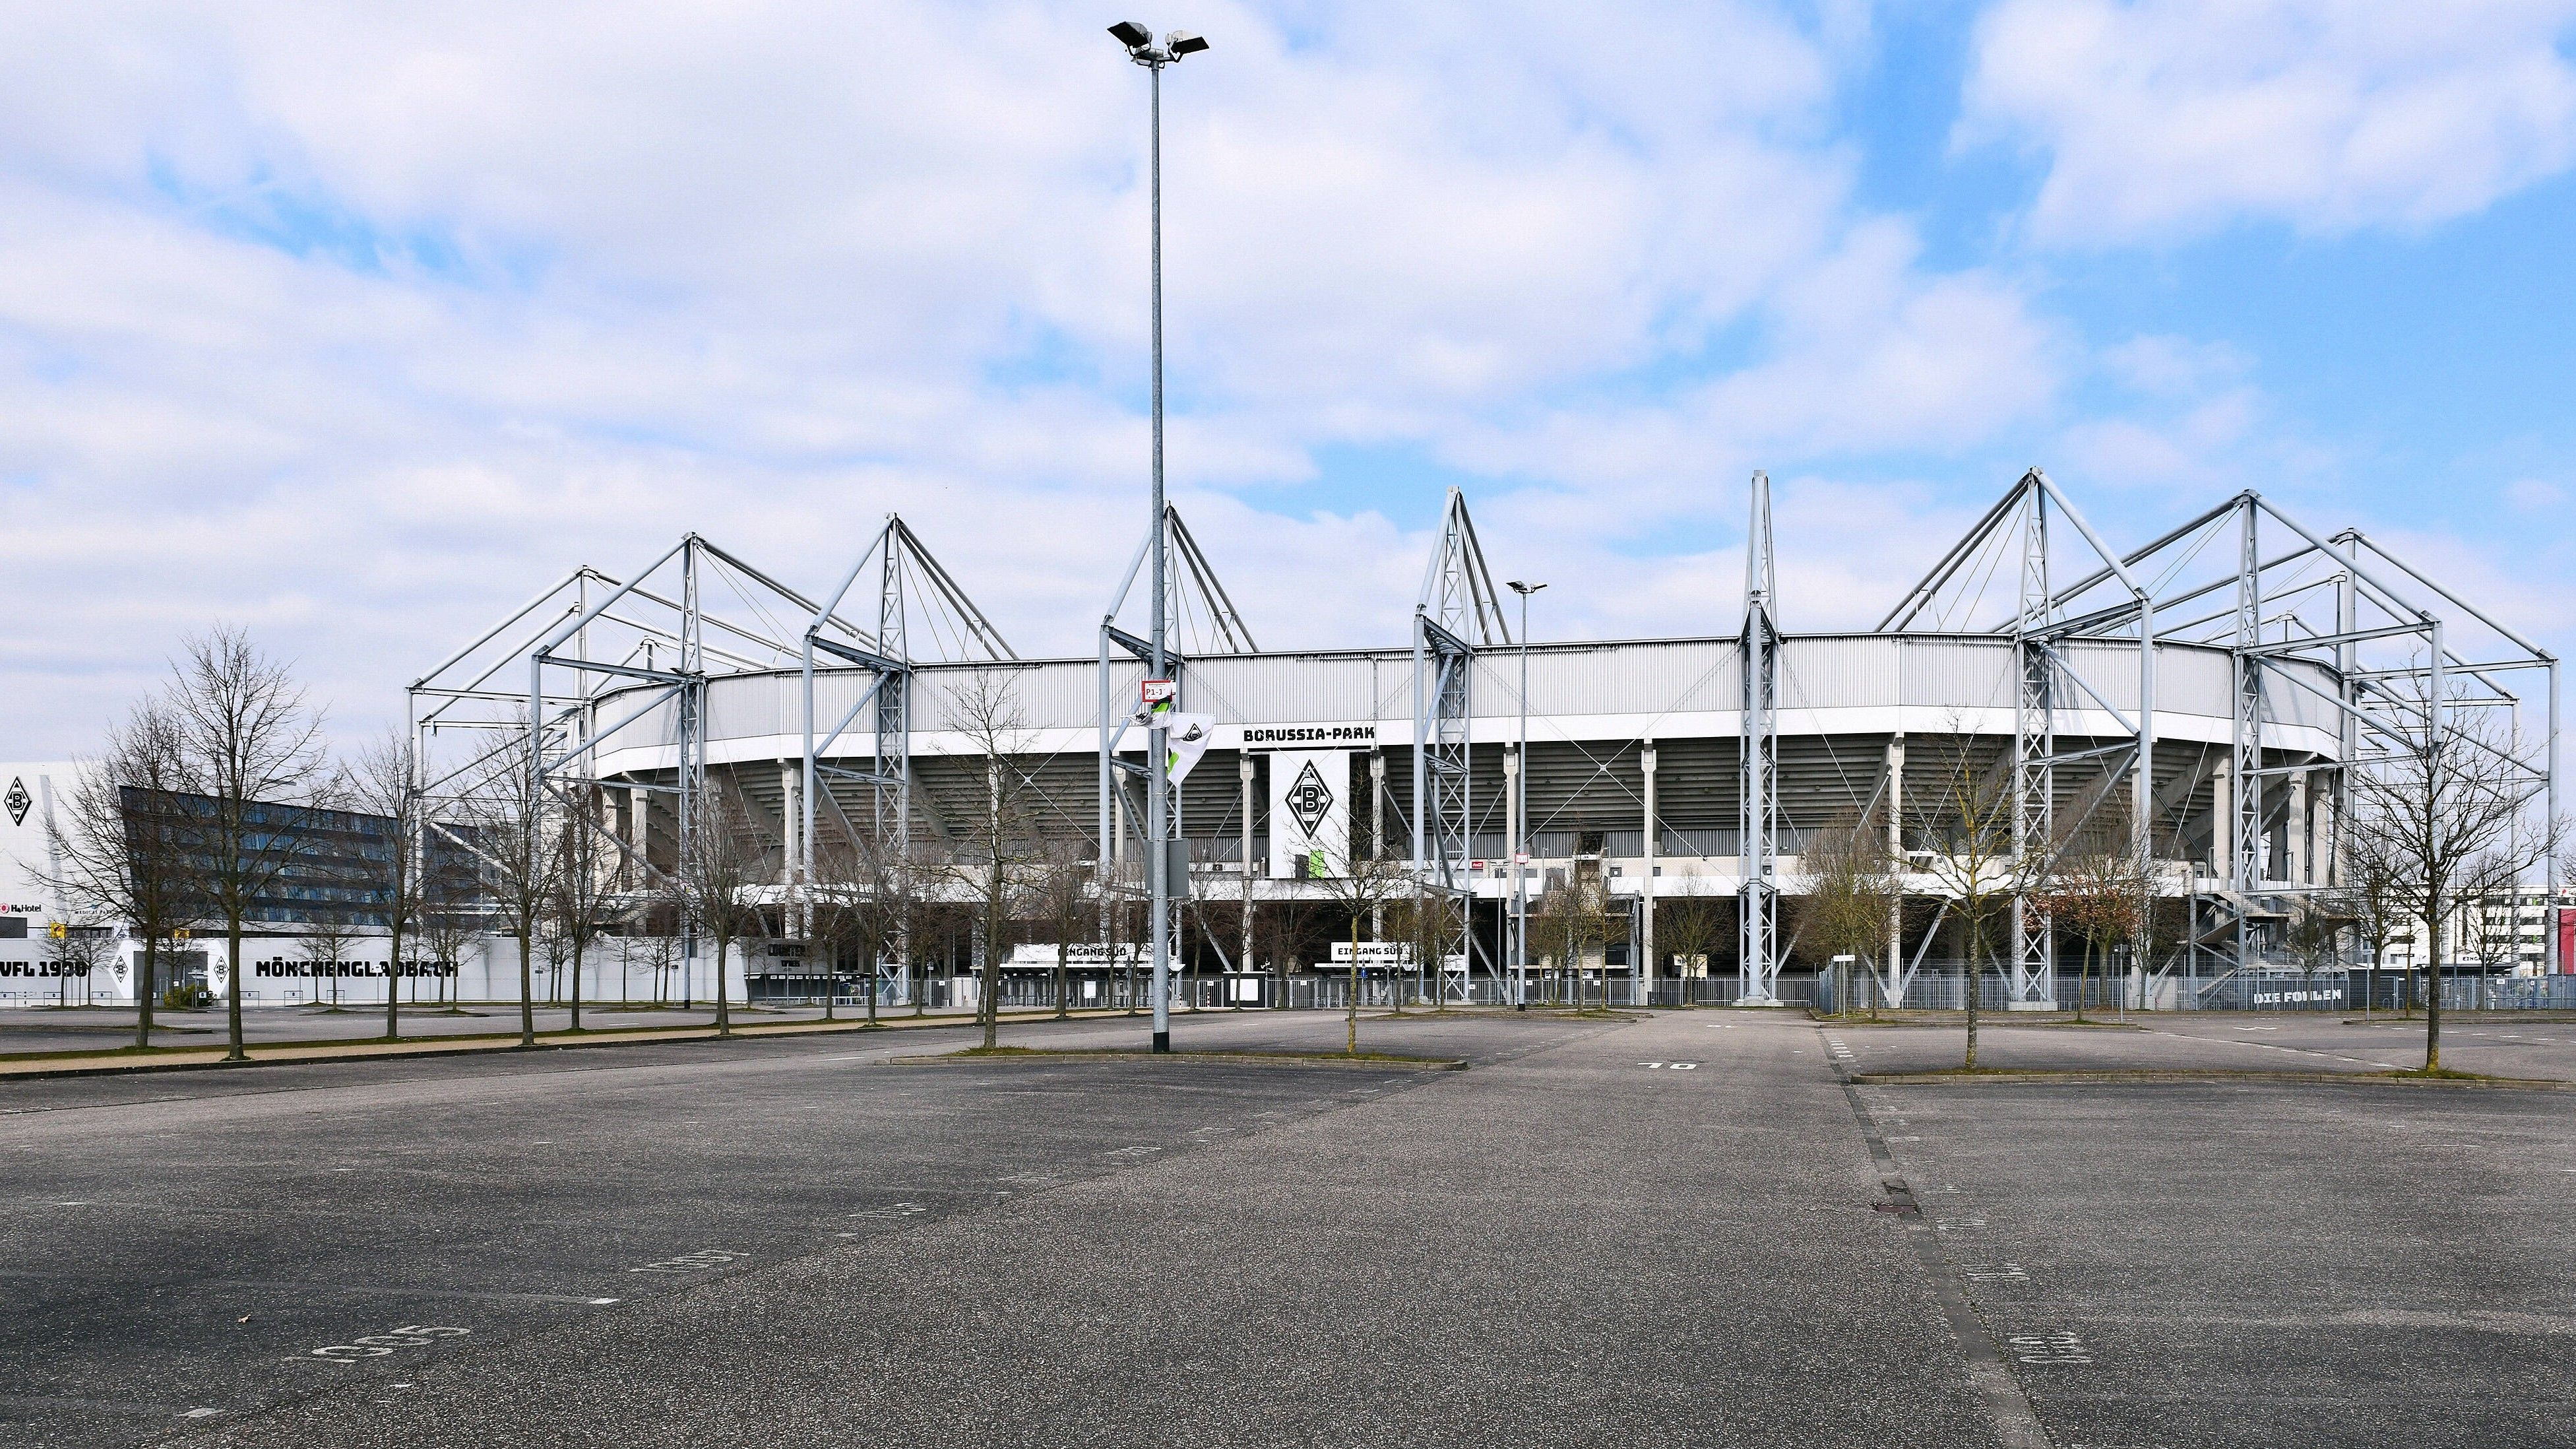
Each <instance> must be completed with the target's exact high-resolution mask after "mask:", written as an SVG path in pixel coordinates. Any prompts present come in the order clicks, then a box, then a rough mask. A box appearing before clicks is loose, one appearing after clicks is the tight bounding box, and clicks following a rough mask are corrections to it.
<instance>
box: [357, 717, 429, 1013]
mask: <svg viewBox="0 0 2576 1449" xmlns="http://www.w3.org/2000/svg"><path fill="white" fill-rule="evenodd" d="M419 782H420V770H419V757H418V756H417V755H416V754H415V753H414V752H413V747H412V742H411V739H410V737H409V736H408V735H405V734H402V733H400V732H397V731H388V732H386V734H385V735H384V737H383V738H382V739H379V740H377V741H376V742H375V743H373V744H371V745H369V746H367V747H366V748H365V749H363V750H361V751H359V753H358V758H357V761H356V763H355V764H354V765H353V766H352V767H351V769H350V772H349V784H348V789H349V797H350V805H351V806H352V808H354V809H357V810H360V811H363V812H365V813H366V814H369V815H373V816H375V817H376V818H378V819H379V820H381V821H383V822H384V843H383V847H382V853H381V854H377V855H372V856H369V857H367V858H366V863H367V865H368V867H370V870H369V874H370V875H371V876H372V879H371V880H369V881H368V886H369V887H370V889H371V892H372V894H373V895H374V897H375V900H376V906H377V913H378V914H379V915H381V916H383V918H384V923H385V936H386V944H385V949H386V955H385V1040H387V1041H393V1040H396V1039H397V1038H399V1037H400V1036H401V1035H402V990H401V986H402V971H403V941H404V938H406V937H407V936H409V935H411V934H412V930H413V927H414V926H416V925H417V924H418V923H419V920H420V907H421V893H422V890H421V888H422V880H421V868H420V847H421V798H420V784H419Z"/></svg>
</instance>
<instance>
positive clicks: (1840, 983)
mask: <svg viewBox="0 0 2576 1449" xmlns="http://www.w3.org/2000/svg"><path fill="white" fill-rule="evenodd" d="M1792 984H1793V983H1788V982H1784V983H1782V985H1783V991H1782V994H1783V995H1784V996H1786V995H1788V994H1789V991H1788V988H1789V987H1790V986H1791V985H1792ZM1811 985H1812V997H1811V999H1812V1001H1813V1002H1814V1004H1815V1006H1816V1007H1817V1009H1819V1010H1822V1011H1843V1010H1849V1011H1861V1010H1867V1009H1868V1008H1869V1007H1870V1006H1872V1005H1873V1004H1875V1005H1877V1006H1879V1007H1881V1008H1883V1009H1902V1010H1911V1011H1964V1010H1966V1009H1967V1004H1968V983H1967V972H1966V971H1965V969H1964V968H1959V967H1951V968H1949V969H1946V970H1944V969H1938V968H1926V969H1925V970H1923V971H1920V972H1917V973H1916V974H1915V976H1914V978H1913V979H1912V980H1911V981H1910V982H1908V983H1907V985H1906V989H1905V993H1904V995H1903V997H1902V999H1900V1000H1895V1001H1890V1000H1887V999H1885V996H1884V992H1883V990H1881V989H1880V988H1878V987H1877V986H1876V985H1875V983H1873V982H1872V980H1871V979H1870V977H1869V975H1868V973H1866V972H1858V971H1856V972H1853V973H1850V975H1849V976H1848V977H1847V978H1843V979H1840V980H1838V979H1837V978H1836V977H1834V976H1833V975H1831V974H1827V975H1825V976H1822V977H1820V978H1818V979H1817V980H1815V981H1814V982H1813V983H1811ZM2425 991H2426V985H2425V982H2424V978H2423V974H2422V973H2421V972H2405V971H2376V972H2369V971H2257V970H2239V971H2230V972H2226V973H2224V974H2222V975H2217V976H2192V975H2189V974H2186V973H2183V972H2179V971H2177V972H2168V973H2165V974H2164V975H2161V976H2149V975H2146V974H2143V973H2141V974H2138V975H2112V974H2096V975H2094V976H2093V977H2092V978H2091V979H2090V980H2089V981H2088V980H2086V979H2085V978H2084V976H2083V974H2082V973H2080V972H2072V971H2060V972H2058V973H2056V975H2055V977H2054V979H2053V981H2052V983H2051V986H2050V990H2049V992H2048V994H2047V996H2046V997H2045V999H2046V1000H2047V1001H2048V1002H2049V1003H2050V1009H2053V1010H2058V1011H2072V1010H2074V1009H2075V1007H2076V1004H2077V998H2078V997H2079V996H2080V997H2081V998H2082V1002H2083V1006H2084V1008H2085V1009H2086V1010H2087V1011H2098V1012H2104V1013H2114V1012H2127V1011H2282V1012H2290V1011H2324V1012H2346V1011H2360V1010H2364V1009H2370V1010H2378V1011H2398V1010H2403V1009H2406V1008H2408V1007H2420V1006H2422V1005H2423V1004H2424V1000H2425ZM1874 997H1875V998H1878V999H1877V1000H1876V1001H1875V1002H1873V998H1874ZM2442 1005H2443V1006H2444V1007H2445V1008H2446V1009H2449V1010H2454V1011H2529V1010H2538V1011H2576V976H2483V975H2457V976H2449V977H2447V978H2446V979H2445V980H2444V981H2443V982H2442ZM1977 1007H1978V1009H1979V1010H1980V1011H2010V1010H2012V1009H2013V1001H2012V992H2011V989H2010V987H2009V986H2008V984H2007V983H2006V982H2005V980H2004V978H2003V976H2002V974H2001V973H2000V972H1995V971H1986V972H1981V973H1979V976H1978V982H1977Z"/></svg>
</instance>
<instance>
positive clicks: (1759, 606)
mask: <svg viewBox="0 0 2576 1449" xmlns="http://www.w3.org/2000/svg"><path fill="white" fill-rule="evenodd" d="M1777 582H1778V575H1777V573H1776V572H1775V570H1774V568H1773V562H1772V550H1771V475H1770V474H1768V473H1760V472H1757V473H1755V474H1754V475H1753V512H1752V519H1751V522H1750V523H1749V524H1748V526H1747V527H1746V529H1745V535H1744V633H1743V636H1742V644H1741V652H1742V654H1743V659H1744V694H1743V706H1744V707H1743V713H1742V715H1741V719H1742V726H1741V728H1742V731H1743V739H1742V743H1741V745H1740V747H1739V749H1738V751H1737V759H1738V765H1739V778H1738V805H1739V810H1740V815H1739V818H1738V824H1737V835H1736V849H1737V852H1738V855H1739V858H1740V860H1739V865H1738V874H1739V875H1740V877H1741V878H1742V881H1743V884H1742V886H1741V888H1740V900H1739V906H1738V912H1737V915H1738V923H1739V924H1738V937H1739V939H1738V942H1737V945H1738V957H1737V960H1738V966H1737V975H1738V987H1739V989H1738V993H1737V999H1738V1000H1739V1001H1740V1002H1742V1003H1744V1004H1748V1005H1755V1006H1776V1005H1778V1004H1779V1000H1780V997H1779V990H1778V986H1779V980H1780V882H1779V863H1780V627H1779V620H1778V618H1777V617H1776V616H1775V615H1774V614H1773V613H1772V609H1773V600H1774V589H1775V588H1776V586H1777Z"/></svg>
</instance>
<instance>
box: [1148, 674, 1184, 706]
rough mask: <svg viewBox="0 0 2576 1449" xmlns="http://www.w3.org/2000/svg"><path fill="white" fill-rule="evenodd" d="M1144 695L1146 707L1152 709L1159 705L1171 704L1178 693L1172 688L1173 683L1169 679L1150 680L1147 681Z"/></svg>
mask: <svg viewBox="0 0 2576 1449" xmlns="http://www.w3.org/2000/svg"><path fill="white" fill-rule="evenodd" d="M1144 694H1145V707H1146V708H1147V709H1151V708H1153V707H1154V706H1155V705H1158V704H1170V703H1171V702H1172V700H1173V698H1174V697H1175V695H1176V694H1177V691H1176V690H1174V689H1173V688H1172V681H1170V680H1168V679H1148V680H1146V681H1145V690H1144Z"/></svg>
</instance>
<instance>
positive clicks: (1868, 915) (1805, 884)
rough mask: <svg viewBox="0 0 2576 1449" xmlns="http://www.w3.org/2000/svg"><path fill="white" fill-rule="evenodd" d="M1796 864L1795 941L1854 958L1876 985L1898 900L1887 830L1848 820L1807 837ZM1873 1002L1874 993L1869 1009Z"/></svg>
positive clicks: (1839, 994)
mask: <svg viewBox="0 0 2576 1449" xmlns="http://www.w3.org/2000/svg"><path fill="white" fill-rule="evenodd" d="M1798 861H1799V890H1800V892H1801V894H1799V895H1798V896H1797V897H1796V898H1795V899H1796V902H1797V904H1796V910H1797V914H1798V936H1799V938H1800V939H1802V940H1803V941H1805V942H1806V943H1807V945H1808V947H1809V949H1811V950H1814V951H1817V952H1821V953H1822V954H1823V955H1824V956H1826V957H1827V958H1828V959H1829V960H1833V961H1836V962H1838V961H1839V959H1840V958H1841V957H1845V956H1849V957H1853V958H1855V959H1856V960H1858V961H1860V962H1861V963H1862V964H1863V965H1864V966H1865V967H1867V968H1868V969H1869V971H1870V974H1871V976H1872V978H1873V979H1875V978H1876V976H1877V963H1878V958H1879V957H1880V956H1881V955H1883V954H1884V953H1885V951H1886V949H1887V918H1888V915H1889V913H1890V912H1892V911H1893V910H1895V908H1896V903H1897V901H1898V900H1899V899H1900V898H1901V894H1902V892H1901V887H1900V885H1899V880H1898V876H1897V872H1896V864H1895V862H1894V861H1893V860H1891V859H1889V857H1888V854H1887V831H1886V829H1885V828H1884V827H1883V826H1880V825H1877V824H1874V823H1873V822H1872V821H1870V820H1869V819H1868V818H1867V817H1866V816H1864V815H1860V814H1853V815H1850V816H1848V817H1846V818H1844V819H1841V820H1838V821H1836V822H1834V823H1833V824H1831V825H1829V826H1826V827H1825V828H1823V829H1821V830H1816V831H1811V832H1809V834H1808V835H1807V838H1806V839H1805V840H1804V841H1802V842H1801V843H1800V845H1799V848H1798ZM1659 924H1660V923H1659ZM1835 969H1836V972H1837V977H1838V979H1837V981H1836V987H1837V989H1836V990H1835V992H1834V1001H1835V1005H1836V1006H1837V1008H1842V1007H1843V1006H1844V1003H1845V998H1846V996H1847V991H1846V990H1845V989H1843V988H1844V987H1845V985H1846V983H1845V982H1844V981H1843V980H1841V979H1839V978H1840V973H1841V967H1840V966H1839V964H1837V965H1836V968H1835ZM1877 996H1878V993H1877V991H1876V990H1874V989H1873V990H1872V991H1871V992H1870V997H1871V1002H1872V1006H1873V1009H1874V1008H1875V1005H1876V1001H1877Z"/></svg>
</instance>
